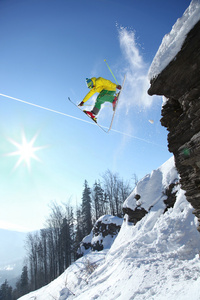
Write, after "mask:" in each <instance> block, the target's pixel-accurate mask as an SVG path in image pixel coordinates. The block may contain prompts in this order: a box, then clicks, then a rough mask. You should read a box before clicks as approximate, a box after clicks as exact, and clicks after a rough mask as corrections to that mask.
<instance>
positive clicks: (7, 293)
mask: <svg viewBox="0 0 200 300" xmlns="http://www.w3.org/2000/svg"><path fill="white" fill-rule="evenodd" d="M0 300H12V287H11V286H9V285H8V281H7V280H5V282H4V283H3V284H2V285H1V288H0Z"/></svg>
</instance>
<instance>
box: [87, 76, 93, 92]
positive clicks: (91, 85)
mask: <svg viewBox="0 0 200 300" xmlns="http://www.w3.org/2000/svg"><path fill="white" fill-rule="evenodd" d="M86 84H87V87H88V88H89V89H91V88H93V81H92V80H91V79H89V78H86Z"/></svg>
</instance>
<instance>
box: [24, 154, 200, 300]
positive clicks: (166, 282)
mask: <svg viewBox="0 0 200 300" xmlns="http://www.w3.org/2000/svg"><path fill="white" fill-rule="evenodd" d="M176 177H177V173H176V169H175V166H174V160H173V158H171V159H170V160H169V161H167V162H166V163H165V164H164V165H163V166H161V167H160V168H159V169H158V170H156V171H153V172H152V174H150V175H148V176H146V177H145V178H143V179H142V180H141V181H140V182H139V183H138V186H137V187H136V189H135V190H134V192H133V193H132V194H131V195H130V197H128V199H127V200H126V202H125V205H129V206H131V207H132V208H134V206H135V205H136V199H135V198H134V194H135V193H136V192H138V191H140V193H141V196H142V197H141V200H142V205H143V207H146V208H148V207H149V205H150V206H151V205H152V203H154V205H153V207H152V208H151V209H150V210H149V212H148V213H147V214H146V215H145V217H143V219H142V220H141V221H139V222H138V223H137V224H136V225H135V226H134V225H133V224H132V223H129V222H127V221H124V222H123V224H122V227H121V230H120V232H119V234H118V236H117V238H116V239H115V241H114V243H113V244H112V246H111V248H110V250H103V251H100V252H90V253H89V254H87V255H85V256H83V257H82V258H80V259H79V260H77V261H76V262H75V263H74V264H73V265H71V266H70V267H69V268H68V269H67V270H66V271H65V272H64V273H63V274H62V275H61V276H60V277H58V278H57V279H56V280H54V281H53V282H52V283H50V284H49V285H47V286H45V287H43V288H41V289H40V290H37V291H35V292H32V293H30V294H28V295H25V296H23V297H21V298H20V300H28V299H37V300H44V299H45V300H50V299H58V300H65V299H81V300H88V299H89V300H92V299H104V300H105V299H109V300H111V299H113V300H114V299H121V300H124V299H129V300H131V299H132V300H133V299H134V300H142V299H148V300H156V299H159V300H162V299H163V300H164V299H165V300H166V299H170V300H172V299H176V300H178V299H180V300H186V299H193V300H197V299H200V259H199V250H200V235H199V232H198V231H197V229H196V226H197V221H196V218H195V216H194V215H193V214H192V210H193V208H192V207H191V205H190V204H189V203H188V202H187V200H186V198H185V195H184V191H183V190H181V188H180V185H178V184H177V185H176V202H175V205H174V207H173V208H170V209H168V211H167V212H165V213H164V214H163V210H164V205H163V190H164V189H165V188H166V185H169V184H170V183H171V182H174V179H175V178H176ZM147 190H148V193H147Z"/></svg>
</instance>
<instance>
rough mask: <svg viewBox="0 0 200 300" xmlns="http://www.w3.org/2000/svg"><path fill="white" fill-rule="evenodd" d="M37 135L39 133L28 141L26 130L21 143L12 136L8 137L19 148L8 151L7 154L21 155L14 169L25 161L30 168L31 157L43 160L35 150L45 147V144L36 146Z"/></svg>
mask: <svg viewBox="0 0 200 300" xmlns="http://www.w3.org/2000/svg"><path fill="white" fill-rule="evenodd" d="M37 136H38V134H35V135H34V136H33V138H32V139H31V140H30V141H29V142H28V141H27V139H26V136H25V134H24V132H22V136H21V143H17V142H16V141H14V140H13V139H10V138H9V139H8V140H9V141H10V142H11V143H12V144H13V145H14V146H15V147H16V148H17V150H16V151H14V152H11V153H8V154H7V156H19V158H18V161H17V162H16V165H15V167H14V170H15V169H16V168H17V167H18V166H19V165H20V164H21V163H23V162H24V163H25V164H26V165H27V167H28V169H29V170H30V167H31V159H34V160H37V161H40V162H41V160H40V159H39V158H38V156H37V155H36V154H35V152H36V151H38V150H40V149H42V148H44V146H42V147H35V146H34V143H35V141H36V138H37Z"/></svg>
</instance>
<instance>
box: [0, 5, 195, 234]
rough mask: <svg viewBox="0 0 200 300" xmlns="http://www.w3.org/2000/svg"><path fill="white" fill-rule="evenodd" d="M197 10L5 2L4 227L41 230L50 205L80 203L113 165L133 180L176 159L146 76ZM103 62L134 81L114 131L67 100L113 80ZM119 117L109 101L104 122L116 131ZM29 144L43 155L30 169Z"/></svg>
mask: <svg viewBox="0 0 200 300" xmlns="http://www.w3.org/2000/svg"><path fill="white" fill-rule="evenodd" d="M189 4H190V1H186V0H184V1H183V0H176V1H174V0H169V1H160V0H154V1H147V0H146V1H141V0H135V1H134V0H132V1H128V0H124V1H116V0H113V1H112V0H93V1H90V0H86V1H82V0H79V1H76V0H71V1H68V0H57V1H55V0H17V1H16V0H1V2H0V41H1V43H0V65H1V68H0V82H1V88H0V94H1V95H0V118H1V122H0V182H1V189H0V206H1V210H0V227H9V228H15V229H20V228H21V229H27V230H32V229H38V228H41V227H42V226H43V225H44V221H45V219H46V217H47V216H48V214H49V207H48V205H49V203H50V202H51V201H57V202H58V203H62V202H67V201H68V200H69V199H70V198H71V205H74V206H75V205H76V203H80V201H81V195H82V191H83V183H84V180H85V179H86V180H87V181H88V183H89V185H90V186H91V187H92V186H93V184H94V182H95V180H97V179H101V175H102V174H103V173H104V172H105V171H106V170H107V169H110V170H111V171H112V172H117V173H119V175H120V177H122V178H123V179H124V180H130V183H132V184H133V180H132V178H133V174H136V175H137V177H138V178H139V179H140V178H142V177H143V176H145V175H146V174H147V173H150V172H151V171H152V170H153V169H156V168H158V167H159V166H160V165H161V164H163V163H164V162H165V161H166V160H167V159H168V158H169V157H171V154H170V153H169V152H168V150H167V131H166V129H165V128H163V127H162V126H161V125H160V121H159V120H160V118H161V106H162V98H161V97H155V96H154V97H150V96H148V95H147V89H148V87H149V82H148V80H147V72H148V69H149V66H150V64H151V62H152V60H153V58H154V56H155V54H156V52H157V50H158V47H159V46H160V44H161V41H162V38H163V37H164V35H165V34H166V33H168V32H169V31H170V30H171V28H172V26H173V25H174V23H175V22H176V20H177V18H179V17H181V16H182V14H183V13H184V11H185V9H186V8H187V7H188V6H189ZM104 59H106V60H107V62H108V64H109V65H110V67H111V69H112V71H113V73H114V74H115V77H116V78H117V80H118V82H121V81H122V79H123V76H124V74H125V73H126V75H127V80H126V84H125V86H124V90H123V93H122V94H121V98H120V103H119V106H118V109H117V112H116V117H115V120H114V124H113V129H114V130H113V131H111V132H110V133H109V134H106V133H104V132H103V131H101V130H100V129H99V128H98V127H97V126H96V125H95V124H92V123H91V121H90V120H89V119H88V118H87V117H86V116H85V115H84V114H83V113H81V111H79V110H78V109H76V107H74V106H73V105H72V104H71V103H69V102H68V100H67V98H68V96H70V97H71V99H72V100H73V101H74V102H76V103H78V102H80V101H81V100H82V99H83V98H84V96H85V95H86V93H87V92H88V89H87V87H86V84H85V78H86V77H92V76H95V77H99V76H102V77H104V78H107V79H109V80H112V81H114V79H113V77H112V75H111V73H110V72H109V70H108V68H107V66H106V64H105V62H104ZM3 95H7V96H9V97H10V98H8V97H5V96H3ZM12 97H13V98H16V99H19V100H20V101H17V100H16V99H15V100H14V99H12ZM92 100H94V99H92ZM23 101H25V102H28V103H32V104H34V105H38V106H40V107H36V106H33V105H29V104H27V103H24V102H23ZM88 103H89V104H90V105H91V104H92V101H91V102H88ZM89 107H90V108H91V106H89ZM44 108H47V109H51V110H52V111H49V110H46V109H44ZM111 116H112V109H111V106H109V104H106V105H105V107H104V108H103V109H102V111H101V113H100V115H99V116H98V121H99V123H100V124H102V125H105V126H107V125H108V124H109V121H110V119H111ZM150 119H153V120H154V123H153V124H151V123H150V122H149V120H150ZM23 143H25V144H26V143H27V144H29V145H30V144H31V145H32V151H33V156H34V155H35V156H34V157H32V158H30V160H29V162H27V163H26V160H25V158H24V159H22V150H23V149H22V148H23V147H22V145H23ZM20 149H21V150H20ZM16 151H17V153H16ZM20 151H21V152H20ZM20 158H21V160H20ZM27 160H28V159H27ZM17 163H18V165H17Z"/></svg>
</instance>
